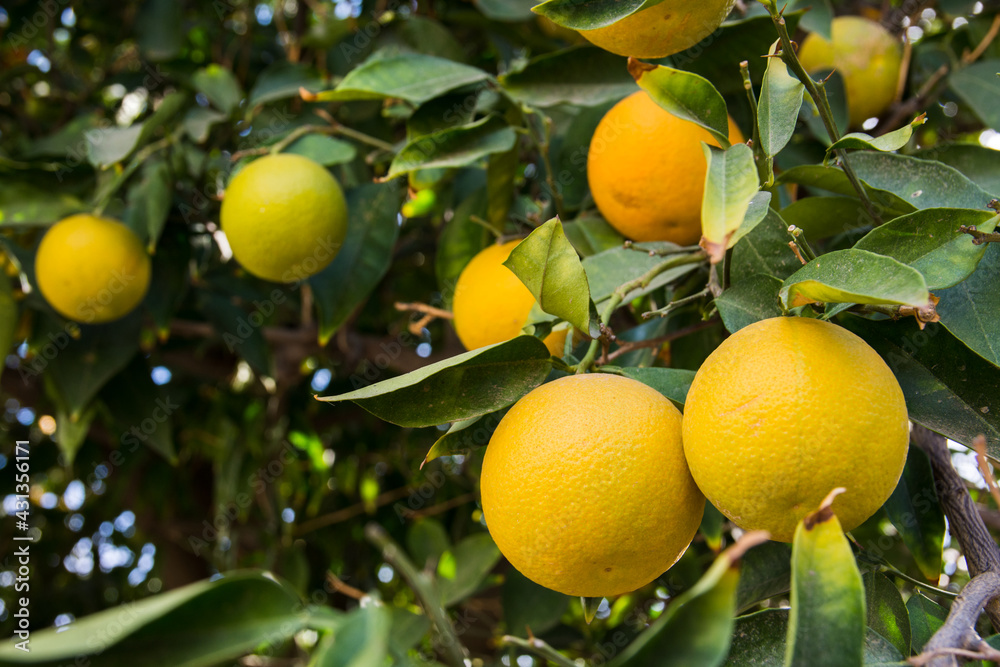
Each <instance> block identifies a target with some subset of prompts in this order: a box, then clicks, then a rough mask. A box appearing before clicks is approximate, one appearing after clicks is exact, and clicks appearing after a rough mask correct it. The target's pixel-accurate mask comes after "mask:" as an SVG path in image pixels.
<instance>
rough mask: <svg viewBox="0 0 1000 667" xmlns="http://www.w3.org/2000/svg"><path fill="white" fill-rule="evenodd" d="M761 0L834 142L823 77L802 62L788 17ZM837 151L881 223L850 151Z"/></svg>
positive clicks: (783, 52) (835, 131)
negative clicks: (816, 78) (815, 75)
mask: <svg viewBox="0 0 1000 667" xmlns="http://www.w3.org/2000/svg"><path fill="white" fill-rule="evenodd" d="M762 4H763V5H764V6H765V7H767V11H768V13H769V14H770V15H771V21H773V22H774V27H775V29H776V30H777V32H778V37H779V39H780V40H781V59H782V60H784V61H785V64H786V65H788V67H789V69H791V70H792V72H793V73H794V74H795V76H796V77H797V78H798V80H799V81H801V82H802V85H804V86H805V87H806V91H808V93H809V96H810V97H812V99H813V102H815V103H816V110H817V111H818V112H819V116H820V118H821V119H822V120H823V126H824V127H825V128H826V133H827V134H828V135H829V137H830V141H831V143H836V142H837V141H838V140H839V139H840V130H839V129H837V123H836V121H835V120H834V119H833V110H832V109H831V108H830V101H829V100H828V99H827V97H826V88H825V86H824V85H823V83H822V82H821V81H813V78H812V77H811V76H809V73H808V72H806V70H805V68H804V67H803V66H802V63H801V62H799V57H798V55H797V54H796V52H795V47H794V46H793V45H792V38H791V37H790V36H789V35H788V27H787V26H786V25H785V18H784V17H783V16H782V15H781V12H780V11H778V8H777V7H776V6H775V3H774V0H762ZM834 154H835V155H836V156H837V160H838V161H839V162H840V168H841V169H843V170H844V174H845V175H846V176H847V180H848V181H850V183H851V186H852V187H853V188H854V190H855V191H856V192H857V193H858V198H860V199H861V204H862V205H863V206H864V207H865V211H866V212H867V213H868V216H869V217H870V218H871V219H872V221H873V224H874V225H875V226H878V225H880V224H882V218H881V217H879V214H878V212H877V211H876V210H875V206H874V205H873V204H872V202H871V200H870V199H869V198H868V191H867V190H865V186H864V184H863V183H862V182H861V179H860V178H858V175H857V174H856V173H855V172H854V167H852V166H851V163H850V162H849V161H848V159H847V151H845V150H843V149H837V150H836V151H835V152H834Z"/></svg>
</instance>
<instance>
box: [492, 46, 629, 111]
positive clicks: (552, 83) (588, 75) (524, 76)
mask: <svg viewBox="0 0 1000 667" xmlns="http://www.w3.org/2000/svg"><path fill="white" fill-rule="evenodd" d="M626 62H627V61H626V59H625V58H622V57H621V56H616V55H615V54H613V53H609V52H607V51H605V50H604V49H598V48H595V47H592V46H578V47H573V48H569V49H565V50H562V51H556V52H555V53H547V54H545V55H542V56H539V57H537V58H533V59H532V60H530V61H528V63H527V64H526V65H525V66H524V68H523V69H521V70H515V71H513V72H509V73H507V74H504V75H503V76H501V77H500V83H501V84H502V85H503V87H504V88H506V89H507V92H508V93H510V94H511V96H513V97H515V98H517V99H518V100H520V101H522V102H524V103H526V104H530V105H532V106H538V107H551V106H555V105H557V104H574V105H578V106H586V107H595V106H600V105H602V104H606V103H608V102H616V101H618V100H620V99H621V98H623V97H625V96H626V95H630V94H631V93H634V92H635V91H636V85H635V81H634V80H633V79H632V77H631V76H629V73H628V70H627V69H626Z"/></svg>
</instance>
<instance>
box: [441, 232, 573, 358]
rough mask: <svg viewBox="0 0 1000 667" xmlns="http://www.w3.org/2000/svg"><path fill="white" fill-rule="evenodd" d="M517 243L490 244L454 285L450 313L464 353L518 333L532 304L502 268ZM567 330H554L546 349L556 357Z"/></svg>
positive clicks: (525, 290)
mask: <svg viewBox="0 0 1000 667" xmlns="http://www.w3.org/2000/svg"><path fill="white" fill-rule="evenodd" d="M518 243H520V241H519V240H518V241H508V242H507V243H504V244H502V245H491V246H489V247H488V248H486V249H484V250H482V251H480V252H479V253H478V254H477V255H476V256H475V257H473V258H472V259H471V260H470V261H469V263H468V264H466V265H465V268H464V269H462V273H461V274H459V276H458V282H457V283H456V284H455V294H454V297H453V298H452V311H453V313H454V315H455V320H454V323H455V332H456V333H458V338H459V340H461V341H462V345H464V346H465V349H467V350H475V349H477V348H480V347H485V346H486V345H493V344H494V343H500V342H502V341H505V340H509V339H511V338H513V337H514V336H518V335H520V333H521V329H522V328H523V327H524V325H525V324H526V323H527V321H528V313H530V312H531V307H532V306H534V305H535V297H533V296H532V295H531V292H530V291H528V288H527V287H525V286H524V283H522V282H521V280H520V279H519V278H518V277H517V276H515V275H514V272H513V271H511V270H510V269H508V268H507V267H506V266H504V265H503V263H504V261H506V259H507V257H508V256H509V255H510V251H511V250H513V249H514V248H515V247H516V246H517V244H518ZM565 342H566V329H558V330H556V331H553V332H552V333H550V334H549V335H548V336H547V337H546V338H545V346H546V347H547V348H549V352H551V353H552V354H553V355H555V356H557V357H561V356H562V354H563V344H564V343H565Z"/></svg>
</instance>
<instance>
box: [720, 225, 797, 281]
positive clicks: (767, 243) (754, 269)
mask: <svg viewBox="0 0 1000 667" xmlns="http://www.w3.org/2000/svg"><path fill="white" fill-rule="evenodd" d="M790 240H791V238H790V237H789V236H788V223H786V222H785V221H784V220H783V219H782V217H781V215H779V214H778V212H777V211H775V210H774V209H768V211H767V213H766V215H765V216H764V219H763V220H762V221H761V222H760V224H758V225H757V226H756V227H754V228H753V230H752V231H750V233H749V234H747V235H746V236H745V237H744V238H743V239H742V240H741V241H740V242H739V243H737V244H736V245H735V246H733V266H732V280H733V284H734V285H735V284H739V282H740V281H742V280H745V279H746V278H748V277H750V276H753V275H754V274H758V273H762V274H765V275H769V276H774V277H775V278H778V279H779V280H784V279H785V278H787V277H788V276H790V275H792V274H793V273H794V272H795V271H797V270H798V269H800V268H802V264H801V263H800V262H799V260H798V258H796V257H795V253H793V252H792V251H791V249H790V248H789V247H788V242H789V241H790Z"/></svg>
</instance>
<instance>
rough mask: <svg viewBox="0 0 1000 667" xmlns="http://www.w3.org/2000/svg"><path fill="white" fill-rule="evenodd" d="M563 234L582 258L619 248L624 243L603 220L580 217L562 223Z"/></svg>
mask: <svg viewBox="0 0 1000 667" xmlns="http://www.w3.org/2000/svg"><path fill="white" fill-rule="evenodd" d="M563 233H564V234H566V238H568V239H569V240H570V243H572V244H573V247H574V248H576V251H577V252H578V253H580V254H581V255H583V256H584V257H590V256H591V255H596V254H597V253H599V252H604V251H605V250H610V249H612V248H619V247H621V245H622V244H623V243H625V238H624V237H623V236H622V235H621V234H619V233H618V232H617V231H615V228H614V227H612V226H611V225H609V224H608V223H607V222H605V221H604V218H596V217H595V218H592V217H582V218H577V219H575V220H572V221H570V222H564V223H563Z"/></svg>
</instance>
